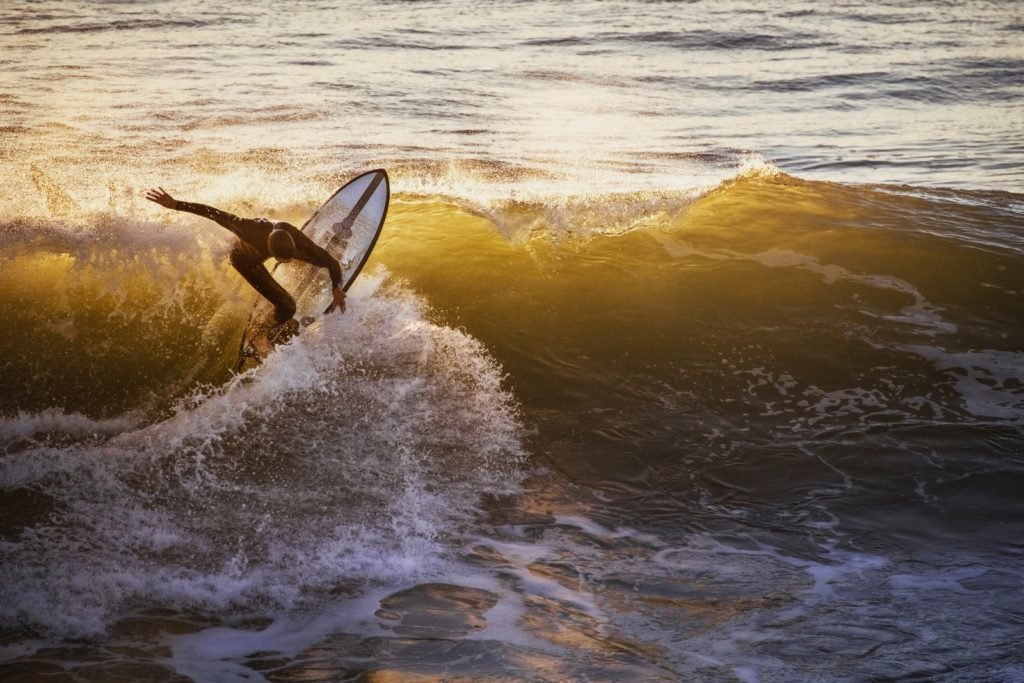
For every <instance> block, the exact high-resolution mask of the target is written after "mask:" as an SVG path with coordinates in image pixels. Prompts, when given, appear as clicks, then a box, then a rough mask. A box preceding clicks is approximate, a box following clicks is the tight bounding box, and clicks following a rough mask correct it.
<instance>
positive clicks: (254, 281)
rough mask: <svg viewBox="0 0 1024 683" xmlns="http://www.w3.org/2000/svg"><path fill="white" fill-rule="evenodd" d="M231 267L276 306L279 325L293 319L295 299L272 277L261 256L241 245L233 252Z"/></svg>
mask: <svg viewBox="0 0 1024 683" xmlns="http://www.w3.org/2000/svg"><path fill="white" fill-rule="evenodd" d="M231 265H233V266H234V267H235V270H237V271H238V272H239V274H241V276H242V277H244V278H245V281H246V282H248V283H249V284H250V285H252V286H253V289H255V290H256V291H257V292H259V293H260V294H261V295H262V296H263V298H265V299H266V300H267V301H269V302H270V303H272V304H274V316H275V317H276V318H277V322H278V323H284V322H287V321H289V320H291V319H292V316H294V315H295V299H293V298H292V295H291V294H289V293H288V292H287V291H286V290H285V288H284V287H282V286H281V285H280V284H279V283H278V282H277V280H275V279H274V278H273V276H271V274H270V272H269V271H268V270H267V269H266V267H265V266H264V265H263V260H262V259H261V258H260V257H259V256H256V257H253V256H252V255H251V254H250V253H249V250H248V249H246V248H245V247H244V246H243V245H241V244H239V245H238V246H236V247H235V248H234V249H233V250H232V251H231Z"/></svg>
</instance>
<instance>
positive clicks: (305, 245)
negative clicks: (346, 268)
mask: <svg viewBox="0 0 1024 683" xmlns="http://www.w3.org/2000/svg"><path fill="white" fill-rule="evenodd" d="M292 238H293V239H294V240H295V248H296V254H295V258H297V259H299V260H300V261H305V262H306V263H311V264H313V265H314V266H320V267H321V268H326V269H327V270H328V271H330V273H331V286H332V287H340V286H341V264H340V263H338V259H336V258H334V257H333V256H331V255H330V253H329V252H328V251H327V250H326V249H324V248H323V247H321V246H320V245H318V244H317V243H316V242H314V241H313V240H311V239H309V237H307V236H306V235H305V233H302V232H299V231H296V232H295V233H294V234H293V235H292Z"/></svg>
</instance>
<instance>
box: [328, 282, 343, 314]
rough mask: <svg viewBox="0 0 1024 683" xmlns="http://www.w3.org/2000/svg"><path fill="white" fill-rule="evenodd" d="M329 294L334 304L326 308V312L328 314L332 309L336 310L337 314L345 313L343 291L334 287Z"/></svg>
mask: <svg viewBox="0 0 1024 683" xmlns="http://www.w3.org/2000/svg"><path fill="white" fill-rule="evenodd" d="M331 294H333V295H334V303H332V304H331V305H330V306H328V307H327V312H328V313H330V312H331V311H333V310H334V309H338V313H344V312H345V290H344V289H342V288H341V287H335V288H334V289H332V290H331Z"/></svg>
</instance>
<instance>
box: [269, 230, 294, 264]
mask: <svg viewBox="0 0 1024 683" xmlns="http://www.w3.org/2000/svg"><path fill="white" fill-rule="evenodd" d="M267 248H268V249H270V255H271V256H273V257H274V258H276V259H277V260H278V261H290V260H291V259H292V258H294V257H295V240H293V239H292V236H291V235H290V234H289V233H288V231H287V230H285V229H284V228H276V229H274V230H273V231H272V232H271V233H270V236H268V237H267Z"/></svg>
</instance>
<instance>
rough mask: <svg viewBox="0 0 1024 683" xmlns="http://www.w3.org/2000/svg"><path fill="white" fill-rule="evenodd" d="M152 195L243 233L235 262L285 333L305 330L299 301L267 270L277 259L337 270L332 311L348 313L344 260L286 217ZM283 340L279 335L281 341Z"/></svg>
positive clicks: (161, 192) (160, 191) (177, 208)
mask: <svg viewBox="0 0 1024 683" xmlns="http://www.w3.org/2000/svg"><path fill="white" fill-rule="evenodd" d="M146 199H148V200H149V201H151V202H156V203H157V204H159V205H160V206H163V207H166V208H168V209H174V210H175V211H188V212H189V213H194V214H196V215H197V216H202V217H203V218H209V219H210V220H212V221H215V222H217V223H218V224H220V225H221V226H223V227H225V228H227V229H228V230H230V231H231V232H233V233H234V234H235V236H236V237H238V242H237V243H236V244H235V247H234V249H232V250H231V255H230V260H231V265H232V266H234V268H235V270H237V271H238V272H239V273H240V274H241V276H242V277H244V278H245V280H246V282H248V283H249V284H250V285H252V286H253V288H254V289H255V290H256V291H257V292H259V293H260V295H262V296H263V297H264V298H265V299H267V300H268V301H269V302H270V303H271V304H273V305H274V314H275V321H276V325H275V328H276V327H277V326H284V327H285V330H283V331H284V333H285V334H284V336H291V335H292V334H294V333H295V332H297V331H298V329H299V323H298V321H296V320H294V319H293V316H294V315H295V299H293V298H292V296H291V294H289V293H288V292H287V291H286V290H285V288H284V287H282V286H281V285H280V283H278V282H277V280H275V279H274V278H273V277H271V275H270V272H269V271H268V270H267V268H266V266H264V265H263V262H264V261H266V260H267V259H268V258H270V257H274V258H275V259H277V260H278V261H279V262H281V263H287V262H288V261H291V260H292V259H296V260H299V261H303V262H305V263H310V264H312V265H314V266H320V267H322V268H326V269H327V270H328V271H329V272H330V274H331V294H332V296H333V297H334V301H333V302H332V303H331V305H330V307H329V308H328V309H327V311H326V312H327V313H330V312H331V311H333V310H335V309H337V310H338V312H339V313H344V312H345V290H344V289H342V287H341V264H339V263H338V261H337V259H335V258H334V257H333V256H331V255H330V254H329V253H327V250H326V249H324V248H322V247H320V246H318V245H317V244H316V243H315V242H313V240H311V239H309V237H307V236H306V235H305V234H304V233H303V232H302V231H301V230H299V229H298V228H296V227H295V226H294V225H291V224H290V223H285V222H283V221H277V222H274V221H269V220H267V219H266V218H239V217H238V216H235V215H233V214H230V213H228V212H227V211H221V210H220V209H215V208H213V207H212V206H207V205H205V204H196V203H193V202H182V201H178V200H177V199H174V198H173V197H172V196H171V195H169V194H167V192H166V191H165V190H164V189H163V188H162V187H159V188H156V189H152V190H149V191H147V192H146ZM281 340H283V339H279V341H281Z"/></svg>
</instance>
